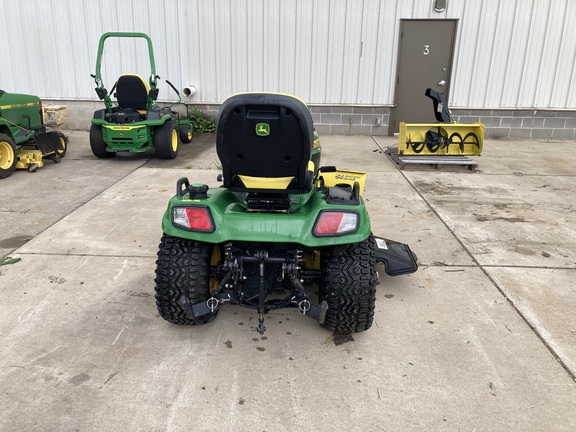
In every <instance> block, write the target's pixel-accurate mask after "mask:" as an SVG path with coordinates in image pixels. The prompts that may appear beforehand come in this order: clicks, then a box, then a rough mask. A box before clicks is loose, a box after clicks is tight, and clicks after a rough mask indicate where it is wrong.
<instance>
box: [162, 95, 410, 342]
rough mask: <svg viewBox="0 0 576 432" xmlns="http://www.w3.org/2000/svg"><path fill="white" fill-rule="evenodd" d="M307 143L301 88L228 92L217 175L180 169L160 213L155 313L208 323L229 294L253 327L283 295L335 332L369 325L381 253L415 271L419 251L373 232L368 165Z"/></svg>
mask: <svg viewBox="0 0 576 432" xmlns="http://www.w3.org/2000/svg"><path fill="white" fill-rule="evenodd" d="M313 147H314V130H313V124H312V117H311V115H310V112H309V110H308V108H307V107H306V105H305V104H304V103H303V102H302V101H300V100H299V99H297V98H295V97H292V96H288V95H284V94H277V93H242V94H237V95H234V96H232V97H230V98H228V99H227V100H226V101H225V102H224V104H223V105H222V107H221V110H220V113H219V118H218V126H217V130H216V150H217V154H218V157H219V159H220V161H221V165H222V173H221V174H220V175H219V180H220V181H221V182H222V186H221V187H218V188H209V187H208V186H207V185H205V184H190V182H189V181H188V179H187V178H185V177H183V178H180V179H179V180H178V181H177V185H176V195H175V196H174V197H173V198H172V199H171V200H170V202H169V203H168V208H167V210H166V212H165V213H164V217H163V219H162V229H163V231H164V234H163V236H162V239H161V242H160V246H159V251H158V259H157V261H156V278H155V283H156V287H155V290H156V304H157V308H158V311H159V313H160V315H161V316H162V318H164V319H165V320H167V321H169V322H172V323H175V324H183V325H198V324H206V323H208V322H210V321H212V320H213V319H214V318H215V317H216V315H217V313H218V312H219V310H220V309H221V308H222V307H223V305H225V304H226V303H231V304H239V305H243V306H246V307H248V308H252V309H254V310H255V311H256V313H257V314H258V321H259V322H258V326H257V328H256V330H257V331H258V332H259V333H260V334H263V333H264V331H265V330H266V327H265V326H264V315H265V314H266V313H268V312H270V311H271V310H274V309H279V308H285V307H296V308H298V309H299V310H300V312H301V313H302V314H304V315H306V316H309V317H311V318H313V319H315V320H316V321H318V322H319V323H320V324H321V325H322V326H324V327H326V328H327V329H329V330H331V331H335V332H340V333H352V332H361V331H364V330H367V329H369V328H370V327H371V325H372V322H373V319H374V307H375V301H376V284H377V272H376V268H375V266H376V262H378V261H380V262H383V263H384V266H385V271H386V272H387V273H388V274H389V275H400V274H408V273H413V272H415V271H416V270H417V268H418V264H417V259H416V256H415V255H414V253H413V252H412V251H411V250H410V248H409V247H408V246H407V245H405V244H402V243H398V242H393V241H389V240H385V239H383V238H379V237H376V236H374V235H373V234H372V231H371V226H370V220H369V217H368V213H367V211H366V207H365V205H364V199H363V196H362V195H363V183H364V179H365V173H359V172H355V171H342V170H338V169H336V168H335V167H333V166H332V167H321V168H319V169H316V167H314V163H313V162H312V160H311V159H312V157H311V156H312V153H313ZM319 151H320V148H319V147H317V149H316V152H317V153H316V157H315V159H316V160H317V161H319V160H320V154H319ZM318 288H319V294H316V291H317V289H318Z"/></svg>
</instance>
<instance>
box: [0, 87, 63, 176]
mask: <svg viewBox="0 0 576 432" xmlns="http://www.w3.org/2000/svg"><path fill="white" fill-rule="evenodd" d="M67 147H68V138H66V136H65V135H64V134H63V133H62V132H48V131H47V129H46V127H45V126H44V120H43V116H42V102H41V101H40V98H39V97H38V96H32V95H26V94H15V93H7V92H5V91H4V90H0V179H3V178H6V177H8V176H9V175H10V174H12V172H13V171H14V170H15V169H17V168H18V169H27V170H28V171H31V172H33V171H35V170H36V169H37V168H39V167H42V166H43V165H44V161H43V159H52V160H53V161H54V162H60V159H61V158H63V157H64V156H65V155H66V150H67Z"/></svg>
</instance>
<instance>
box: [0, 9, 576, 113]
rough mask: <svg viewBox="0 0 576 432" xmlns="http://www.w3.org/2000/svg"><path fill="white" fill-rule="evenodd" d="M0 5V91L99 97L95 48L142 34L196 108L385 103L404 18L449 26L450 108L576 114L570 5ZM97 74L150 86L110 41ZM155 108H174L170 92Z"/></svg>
mask: <svg viewBox="0 0 576 432" xmlns="http://www.w3.org/2000/svg"><path fill="white" fill-rule="evenodd" d="M433 3H434V0H395V1H394V0H164V1H157V0H121V1H117V0H50V1H38V0H20V1H14V0H0V59H1V61H2V67H0V88H2V89H4V90H6V91H11V92H20V93H32V94H37V95H39V96H41V97H43V98H47V99H63V100H70V99H95V98H96V95H95V93H94V82H93V80H92V79H91V77H90V74H91V73H94V64H95V58H96V50H97V45H98V39H99V37H100V36H101V34H102V33H104V32H107V31H138V32H144V33H147V34H149V35H150V36H151V38H152V40H153V43H154V49H155V55H156V71H157V74H158V75H160V76H161V77H162V78H163V79H166V78H168V79H170V80H171V81H172V82H173V83H174V84H175V85H176V86H177V87H178V88H179V89H181V88H183V87H184V86H186V85H187V84H195V85H196V86H197V87H198V94H197V95H196V96H195V97H194V98H192V99H189V101H191V102H202V103H212V102H216V103H219V102H222V101H223V100H224V99H225V98H226V97H228V96H229V95H230V94H232V93H234V92H238V91H254V90H267V91H280V92H288V93H293V94H296V95H298V96H300V97H301V98H302V99H304V100H305V101H306V102H308V103H313V104H335V105H340V104H350V105H392V104H393V102H394V101H393V97H394V81H395V74H396V60H397V56H398V52H397V49H398V32H399V25H400V19H409V18H430V19H442V18H450V19H458V20H459V21H458V30H457V36H456V47H455V49H456V52H455V56H454V67H453V73H452V82H451V92H450V95H451V101H450V103H451V106H452V107H471V108H557V109H576V72H575V67H576V42H575V41H576V26H575V25H574V23H576V1H574V0H473V1H471V0H447V3H448V5H447V8H446V11H445V12H442V13H438V12H435V11H434V8H433ZM106 48H107V50H106V56H105V63H104V66H103V69H102V72H103V77H104V78H105V83H106V84H107V85H108V88H110V87H111V86H112V85H113V81H114V80H115V79H116V77H117V75H119V74H120V73H121V72H138V73H140V74H142V75H144V76H146V77H147V76H148V74H149V67H148V63H147V52H146V50H145V45H144V44H143V43H140V42H134V41H127V40H122V41H113V42H109V43H107V45H106ZM160 91H161V93H160V94H161V99H171V97H172V96H171V94H170V92H171V90H169V88H168V87H167V85H166V84H162V85H161V87H160Z"/></svg>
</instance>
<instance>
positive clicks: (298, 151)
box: [216, 93, 314, 211]
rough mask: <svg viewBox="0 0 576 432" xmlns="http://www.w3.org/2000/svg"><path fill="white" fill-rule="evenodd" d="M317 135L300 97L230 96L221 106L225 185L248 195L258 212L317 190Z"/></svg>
mask: <svg viewBox="0 0 576 432" xmlns="http://www.w3.org/2000/svg"><path fill="white" fill-rule="evenodd" d="M313 134H314V128H313V124H312V116H311V115H310V111H309V110H308V108H307V107H306V105H305V104H304V103H303V102H302V101H301V100H299V99H297V98H295V97H292V96H288V95H284V94H278V93H240V94H236V95H233V96H231V97H230V98H228V99H227V100H226V101H225V102H224V104H222V107H221V109H220V113H219V117H218V130H217V132H216V151H217V153H218V157H219V158H220V161H221V163H222V172H223V186H224V187H226V188H228V189H229V190H230V191H232V192H246V193H247V194H248V198H247V202H248V203H249V206H251V207H252V209H253V210H254V211H275V210H274V208H275V205H274V203H275V202H278V203H280V202H284V203H286V202H287V201H288V202H289V199H288V196H289V195H290V194H302V193H306V192H308V191H310V190H312V187H313V184H312V183H313V175H314V166H313V165H314V164H313V163H312V162H311V161H310V155H311V152H312V146H313V143H314V136H313ZM250 203H252V204H250ZM249 209H250V208H249ZM266 209H269V210H266Z"/></svg>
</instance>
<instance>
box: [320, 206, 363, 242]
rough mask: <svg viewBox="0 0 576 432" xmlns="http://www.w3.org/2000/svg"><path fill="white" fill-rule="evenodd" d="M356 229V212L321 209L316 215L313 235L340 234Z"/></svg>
mask: <svg viewBox="0 0 576 432" xmlns="http://www.w3.org/2000/svg"><path fill="white" fill-rule="evenodd" d="M357 229H358V214H357V213H352V212H339V211H323V212H321V213H320V216H318V220H317V222H316V226H315V227H314V232H313V233H314V235H316V236H326V235H340V234H348V233H351V232H355V231H356V230H357Z"/></svg>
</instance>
